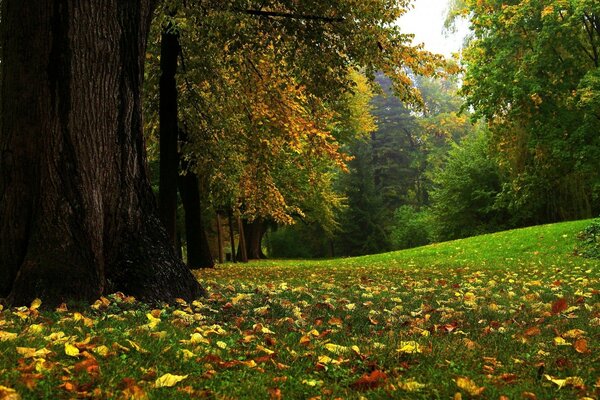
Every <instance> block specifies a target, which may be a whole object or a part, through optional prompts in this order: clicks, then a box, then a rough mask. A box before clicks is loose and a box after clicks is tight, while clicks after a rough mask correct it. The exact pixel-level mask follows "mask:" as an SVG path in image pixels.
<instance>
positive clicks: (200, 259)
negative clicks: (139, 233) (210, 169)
mask: <svg viewBox="0 0 600 400" xmlns="http://www.w3.org/2000/svg"><path fill="white" fill-rule="evenodd" d="M178 179H179V193H180V194H181V201H182V203H183V209H184V212H185V239H186V243H187V263H188V267H190V268H192V269H197V268H212V267H214V266H215V261H214V260H213V257H212V255H211V254H210V246H209V245H208V238H207V237H206V232H205V231H204V226H203V224H202V213H201V210H200V190H199V188H198V177H197V176H196V174H194V173H193V172H192V171H189V170H188V171H187V173H186V174H185V175H180V176H179V178H178Z"/></svg>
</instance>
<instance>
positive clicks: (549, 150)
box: [146, 1, 600, 266]
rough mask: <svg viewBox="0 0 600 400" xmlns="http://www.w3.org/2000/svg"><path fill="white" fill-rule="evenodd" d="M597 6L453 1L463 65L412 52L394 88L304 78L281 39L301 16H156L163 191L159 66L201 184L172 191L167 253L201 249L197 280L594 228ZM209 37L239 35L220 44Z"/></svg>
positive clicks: (353, 79) (154, 154) (359, 77)
mask: <svg viewBox="0 0 600 400" xmlns="http://www.w3.org/2000/svg"><path fill="white" fill-rule="evenodd" d="M598 7H599V6H598V4H596V3H594V2H592V1H578V2H571V3H565V2H559V1H555V2H539V1H529V2H523V3H515V4H513V5H508V4H504V3H501V2H493V1H488V2H470V1H466V2H463V1H457V2H455V3H454V5H453V6H452V7H451V9H450V12H449V16H448V29H452V24H453V21H455V20H457V19H459V18H462V17H463V16H466V15H468V16H469V18H470V21H471V34H470V36H469V37H468V38H467V39H466V44H465V48H464V51H463V52H462V54H460V55H457V57H458V61H460V65H461V67H458V65H457V64H455V62H452V61H448V60H441V59H440V58H436V56H433V55H431V54H427V53H426V52H422V53H421V54H420V55H419V57H420V59H421V60H422V61H421V62H419V63H413V64H412V65H411V61H414V60H412V58H411V57H412V56H413V55H414V54H413V55H411V54H412V53H411V52H410V51H408V52H405V53H404V55H403V57H404V59H403V62H404V64H406V66H405V67H404V68H402V69H401V70H396V71H394V73H395V74H398V73H399V74H400V75H401V77H400V79H398V76H394V80H393V81H392V80H390V79H389V78H387V77H386V75H385V74H386V73H387V74H388V75H389V74H390V71H391V70H388V71H383V70H381V69H377V68H374V67H375V66H374V65H372V68H369V67H367V68H363V69H358V70H346V75H345V76H341V75H338V76H328V75H327V73H326V72H325V71H327V70H329V71H330V72H331V71H332V70H331V69H328V68H327V66H326V65H327V63H326V60H325V59H324V60H323V63H320V62H317V63H313V64H311V61H313V60H314V58H312V59H311V57H313V56H314V54H312V53H310V51H309V50H308V48H305V47H302V46H301V45H300V44H298V43H296V44H293V40H296V39H298V38H296V39H294V38H293V37H287V38H285V37H284V35H283V32H285V29H286V28H285V27H286V24H289V23H290V22H289V21H290V20H291V21H292V22H291V23H292V24H298V23H300V24H302V19H300V20H294V19H293V18H292V19H290V20H287V21H285V22H281V23H280V24H279V25H278V24H273V23H272V21H270V22H268V23H265V21H264V19H261V18H260V17H259V16H257V15H244V14H235V13H233V14H232V13H229V14H228V13H222V12H218V11H216V12H206V14H205V15H203V16H202V19H200V17H199V16H198V14H197V10H193V9H186V8H185V7H184V6H181V7H179V8H178V9H172V8H171V9H167V10H164V11H165V12H164V13H163V15H162V17H161V18H162V19H163V21H162V22H161V23H160V22H159V23H155V24H154V27H155V30H154V32H153V36H152V38H153V41H152V43H151V49H150V51H149V54H148V57H147V59H148V63H147V64H148V65H147V70H148V71H147V77H148V79H147V89H146V93H147V98H148V101H147V102H146V104H147V110H146V111H147V113H146V114H147V118H146V120H147V121H148V127H149V128H150V129H149V130H148V132H150V133H149V139H150V143H151V151H150V155H151V160H152V161H153V165H154V171H155V174H154V176H155V182H156V184H155V189H156V190H157V191H158V192H166V190H167V189H165V187H167V186H168V184H167V183H164V184H163V186H162V187H161V190H159V186H161V185H159V179H158V177H159V175H160V173H159V170H161V169H160V168H159V165H161V162H160V160H159V151H158V149H159V147H160V146H159V143H162V142H160V140H162V139H159V137H160V129H159V127H160V121H159V116H160V115H161V114H160V112H159V111H160V110H159V109H160V101H159V98H161V96H160V95H159V93H160V94H163V98H164V93H163V92H160V91H159V88H164V86H161V84H163V83H164V81H161V79H164V76H165V68H166V67H165V65H166V62H165V60H166V57H168V55H169V51H171V57H172V60H173V61H172V66H171V68H172V71H171V75H172V78H173V79H175V81H174V85H175V86H173V91H174V94H173V96H178V97H174V99H176V98H178V104H179V106H178V107H177V106H176V107H175V109H174V110H171V114H174V115H176V116H177V120H176V121H175V122H174V123H175V124H176V126H178V128H177V129H178V130H179V132H180V135H179V137H178V139H177V140H178V142H177V143H176V144H174V145H173V146H175V147H177V148H178V149H179V150H178V152H179V155H178V156H177V158H178V159H180V161H179V162H177V161H176V164H175V165H178V167H175V168H178V169H179V174H180V175H181V176H180V178H179V180H186V179H187V180H190V179H192V181H191V182H192V183H191V185H192V187H197V189H194V197H191V198H190V197H189V196H190V190H189V189H188V190H186V189H185V188H186V186H185V185H183V184H182V183H180V184H179V187H180V197H179V198H180V200H179V202H180V203H179V204H180V206H179V208H178V212H177V219H175V217H174V214H173V211H172V210H174V209H175V208H174V205H172V206H171V207H170V209H171V211H169V212H171V214H172V215H173V216H172V217H170V219H171V220H172V221H173V222H172V226H173V234H172V236H173V238H174V239H173V240H177V243H178V245H177V246H176V247H177V248H181V249H182V251H183V253H184V254H185V253H190V252H189V251H188V250H187V248H188V247H189V249H192V252H194V251H195V252H200V254H196V255H195V254H188V258H189V256H191V257H192V258H193V260H192V262H191V264H194V265H196V266H211V265H212V262H213V261H212V257H215V258H216V257H219V258H220V260H221V261H223V260H224V259H225V258H226V257H229V259H230V258H231V257H232V256H233V258H234V259H235V258H237V259H241V260H246V259H248V258H263V257H265V256H266V255H268V256H269V257H276V258H282V257H283V258H286V257H289V258H314V257H333V256H355V255H362V254H372V253H378V252H384V251H389V250H394V249H403V248H409V247H414V246H419V245H423V244H427V243H431V242H437V241H444V240H449V239H456V238H463V237H467V236H472V235H477V234H482V233H487V232H494V231H498V230H503V229H508V228H514V227H522V226H528V225H534V224H541V223H548V222H557V221H564V220H572V219H579V218H589V217H591V216H595V215H597V214H598V212H599V211H600V208H599V206H598V204H600V201H599V200H600V199H599V197H600V172H599V171H600V158H599V157H598V156H597V155H598V150H599V146H600V135H598V132H599V131H600V112H599V108H600V95H599V93H600V75H599V72H598V71H599V57H600V56H599V52H600V27H599V25H600V24H599V21H598V17H597V15H598ZM195 13H196V14H195ZM282 20H286V18H282ZM325 23H328V22H325ZM215 25H217V26H220V27H224V26H225V25H227V26H230V27H233V26H236V28H235V29H238V28H240V27H241V28H243V31H242V33H237V34H235V35H229V36H228V35H221V34H218V35H216V36H215V32H221V31H222V29H220V30H215V29H214V27H215ZM317 26H318V25H317ZM192 27H193V28H192ZM231 29H234V28H231ZM287 29H289V26H288V27H287ZM313 33H315V32H312V33H311V34H313ZM286 39H287V40H288V41H286ZM306 39H307V38H306V37H303V38H302V40H306ZM363 39H364V40H366V38H363ZM169 40H170V41H171V42H170V43H171V45H172V48H171V50H169V47H168V46H169ZM358 40H361V38H359V39H358ZM377 43H378V46H383V45H382V43H381V42H377ZM290 46H292V47H293V48H290ZM200 49H202V50H201V51H200ZM303 51H304V52H308V53H309V54H303ZM413 51H414V50H413ZM407 53H408V55H407ZM325 56H326V54H325ZM354 56H356V55H354ZM369 57H372V55H369ZM417 65H420V66H425V67H422V68H421V69H420V70H419V67H417ZM337 73H339V70H338V71H337ZM424 75H428V76H429V77H426V76H424ZM373 78H374V79H373ZM341 82H344V83H343V84H342V83H341ZM348 82H349V83H350V84H349V85H348ZM398 82H403V83H404V85H402V84H400V85H398ZM411 85H412V86H411ZM175 88H176V91H175ZM160 90H163V89H160ZM164 101H165V100H163V102H164ZM175 103H177V102H175ZM163 112H164V109H163ZM162 115H164V114H162ZM162 146H163V147H165V148H166V145H165V144H162ZM161 160H163V159H161ZM164 160H167V158H166V157H165V158H164ZM163 163H164V164H166V162H164V161H163ZM162 168H163V169H164V168H166V166H163V167H162ZM161 171H162V170H161ZM171 181H174V179H171ZM164 182H168V180H167V179H166V178H165V180H164ZM195 182H197V183H195ZM173 185H174V183H173ZM182 188H183V190H182ZM188 188H189V186H188ZM174 190H175V191H176V189H174ZM173 193H175V192H173ZM162 196H163V195H162V194H159V198H160V199H162V200H163V201H161V204H164V203H165V202H164V197H162ZM172 198H174V197H172ZM190 199H192V200H190ZM190 201H191V203H190ZM186 202H187V207H186ZM190 204H195V205H194V206H192V205H190ZM197 204H200V207H198V206H197ZM191 207H194V210H192V208H191ZM163 209H164V207H163ZM184 211H185V212H184ZM169 212H167V214H168V213H169ZM164 215H165V213H164V212H163V216H164ZM186 215H190V216H192V215H193V216H195V217H194V220H195V221H196V224H198V221H200V220H202V223H201V225H193V224H192V223H191V222H190V221H189V219H186V217H185V216H186ZM200 215H201V216H202V218H200V217H199V216H200ZM226 217H229V218H228V219H229V223H227V219H223V218H226ZM175 221H177V222H175ZM186 224H187V225H186ZM167 225H169V223H167ZM198 231H202V232H201V234H200V235H199V234H198ZM240 232H243V233H244V234H243V235H240V234H239V233H240ZM205 233H206V235H205ZM188 236H193V237H188ZM196 236H198V237H196ZM186 238H187V239H188V240H189V242H186V240H185V239H186ZM238 242H241V245H239V244H236V243H238ZM186 243H198V244H196V245H188V246H186ZM232 243H233V245H232ZM198 249H201V250H198ZM223 249H225V250H223ZM232 249H233V251H232ZM224 252H225V253H227V254H224ZM232 253H234V254H233V255H232ZM236 253H237V257H236ZM188 261H189V260H188Z"/></svg>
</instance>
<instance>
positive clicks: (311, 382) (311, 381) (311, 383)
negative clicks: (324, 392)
mask: <svg viewBox="0 0 600 400" xmlns="http://www.w3.org/2000/svg"><path fill="white" fill-rule="evenodd" d="M302 383H303V384H305V385H308V386H312V387H315V386H321V385H322V384H323V381H318V380H316V379H304V380H303V381H302Z"/></svg>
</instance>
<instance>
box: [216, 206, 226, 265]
mask: <svg viewBox="0 0 600 400" xmlns="http://www.w3.org/2000/svg"><path fill="white" fill-rule="evenodd" d="M217 246H218V247H219V264H223V263H224V262H225V257H224V256H223V224H222V223H221V215H220V214H219V212H218V211H217Z"/></svg>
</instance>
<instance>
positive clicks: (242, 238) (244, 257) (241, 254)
mask: <svg viewBox="0 0 600 400" xmlns="http://www.w3.org/2000/svg"><path fill="white" fill-rule="evenodd" d="M237 225H238V233H239V235H238V236H239V239H238V241H239V243H240V247H239V250H238V261H241V262H245V263H246V262H248V253H247V252H246V234H245V233H244V224H242V219H241V218H240V217H237Z"/></svg>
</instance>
